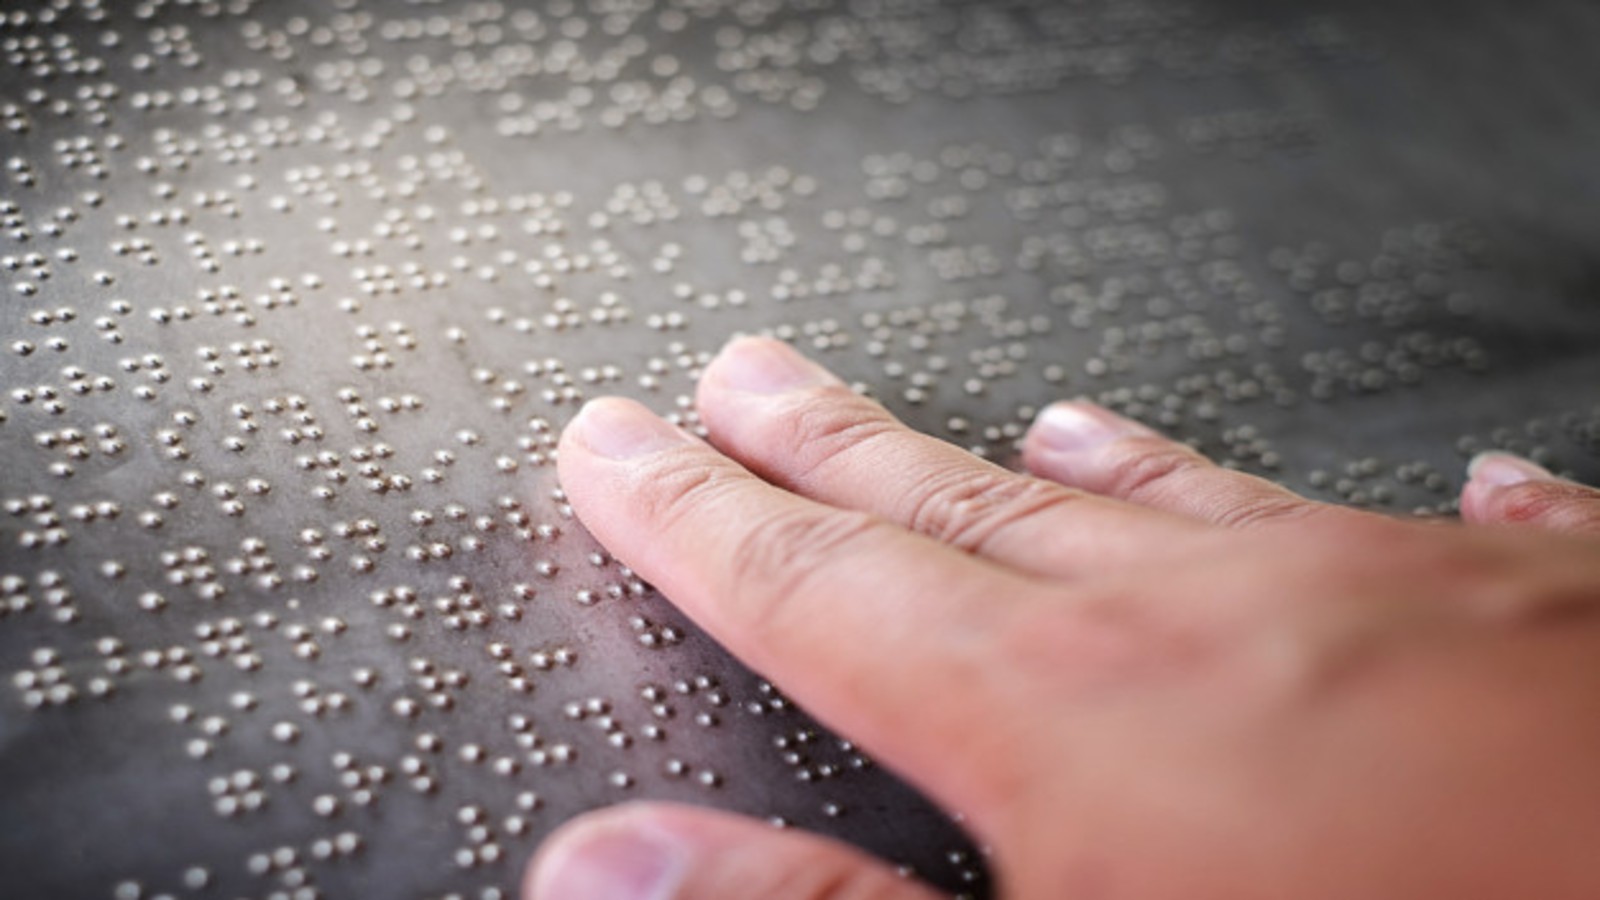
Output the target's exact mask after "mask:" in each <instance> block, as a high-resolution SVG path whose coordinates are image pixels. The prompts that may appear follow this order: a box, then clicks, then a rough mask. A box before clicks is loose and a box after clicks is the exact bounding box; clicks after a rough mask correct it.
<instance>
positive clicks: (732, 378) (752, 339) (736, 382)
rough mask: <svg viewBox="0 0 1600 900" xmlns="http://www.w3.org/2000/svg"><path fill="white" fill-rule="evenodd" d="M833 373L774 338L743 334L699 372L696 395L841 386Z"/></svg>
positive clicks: (707, 395) (723, 348) (753, 392)
mask: <svg viewBox="0 0 1600 900" xmlns="http://www.w3.org/2000/svg"><path fill="white" fill-rule="evenodd" d="M843 383H844V382H842V381H840V380H839V379H838V377H836V376H835V375H834V374H833V373H832V372H829V371H828V370H827V369H825V368H823V367H822V366H820V365H818V364H817V363H815V362H813V361H811V360H810V359H807V358H806V357H805V356H804V355H803V354H801V353H800V352H799V351H798V350H796V349H794V348H793V347H791V346H789V345H788V344H786V343H784V342H783V341H780V340H778V339H776V338H769V337H758V336H748V335H742V336H739V337H735V338H733V339H732V340H730V341H728V343H726V344H724V345H723V347H722V349H721V350H720V351H718V352H717V355H716V356H714V357H712V359H711V362H710V363H707V364H706V368H705V371H704V372H702V373H701V377H700V384H699V386H698V387H697V389H696V395H697V396H698V397H702V398H705V399H710V398H712V397H714V396H717V395H720V394H722V393H725V392H733V393H742V394H755V395H758V396H772V395H776V394H785V393H789V392H791V391H798V390H804V389H806V388H813V387H822V386H825V385H838V384H843Z"/></svg>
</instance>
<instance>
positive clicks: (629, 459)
mask: <svg viewBox="0 0 1600 900" xmlns="http://www.w3.org/2000/svg"><path fill="white" fill-rule="evenodd" d="M696 404H697V408H698V409H699V411H700V415H701V419H702V421H703V422H704V424H705V426H706V428H707V430H708V431H709V434H710V443H709V444H708V443H706V442H703V441H701V440H698V439H696V438H693V437H691V436H689V435H687V434H686V433H684V432H683V431H681V430H679V429H676V428H674V427H672V426H670V425H668V424H667V423H665V422H664V421H662V420H661V419H659V418H657V417H656V416H654V415H653V414H651V413H650V412H648V411H647V410H645V409H644V408H643V407H641V406H639V405H638V404H636V403H633V402H631V401H627V400H620V399H614V398H608V399H600V400H595V401H592V402H591V403H589V404H588V405H587V406H586V407H585V408H584V410H583V411H582V413H581V414H580V415H579V416H578V417H577V418H576V419H575V420H574V421H573V422H572V423H571V425H570V426H569V427H568V428H567V430H566V432H565V433H564V435H563V437H562V440H561V444H560V448H559V472H560V476H561V480H562V483H563V485H564V486H565V489H566V491H567V495H568V497H569V499H570V501H571V503H572V505H573V507H574V509H575V510H576V511H577V514H578V516H579V518H580V519H581V520H582V521H583V522H584V524H585V525H586V526H587V527H588V528H589V529H590V530H591V531H592V532H593V533H594V534H595V536H596V537H597V538H599V540H600V541H601V542H603V543H604V544H605V545H606V546H607V547H608V548H609V549H610V550H611V551H612V552H613V553H614V554H615V555H616V556H617V557H618V558H619V559H621V560H622V561H623V562H625V563H626V564H627V565H628V566H630V567H632V568H633V569H634V570H635V571H636V572H638V573H640V575H641V576H642V577H644V578H646V579H647V580H649V581H650V582H651V583H653V584H655V585H657V586H658V587H659V588H661V590H662V591H663V592H664V593H665V594H666V595H667V596H669V597H671V598H673V600H674V601H675V602H676V603H678V604H679V605H680V606H681V607H682V608H683V610H684V611H685V612H686V613H687V614H688V615H690V616H692V617H693V618H694V619H695V620H696V621H697V622H699V623H700V624H701V625H702V626H703V627H704V628H705V629H706V630H707V631H709V632H710V633H711V634H712V635H714V636H715V637H716V638H717V639H718V640H719V641H721V642H722V643H723V644H724V645H725V646H727V647H728V648H730V649H731V650H732V651H733V652H734V653H735V654H737V655H738V656H739V657H740V658H741V659H743V660H744V661H745V662H747V663H748V664H750V665H751V666H752V667H754V668H755V669H757V670H759V671H761V672H763V673H764V674H766V675H768V676H769V677H771V678H772V679H773V680H774V681H775V682H776V683H778V684H780V685H782V686H783V688H784V690H785V692H786V693H788V694H789V695H790V696H792V697H793V698H795V699H796V700H798V701H799V702H800V703H801V704H802V705H804V706H805V707H806V708H807V709H808V710H810V711H811V712H812V713H813V714H815V715H816V716H818V717H819V718H821V719H822V720H823V721H825V722H827V723H828V724H829V725H830V726H831V727H833V728H836V729H838V730H839V731H840V732H841V733H843V734H845V735H848V736H850V737H851V738H852V739H853V740H855V741H856V742H857V743H858V744H859V745H860V746H861V747H863V748H864V749H866V750H867V751H868V752H869V753H871V754H872V755H873V756H874V757H875V758H876V759H877V760H879V761H880V762H881V763H883V764H884V765H887V766H890V767H892V768H893V769H894V770H895V771H897V772H899V773H900V774H901V775H902V776H904V777H905V778H907V779H909V780H910V781H912V782H913V783H914V784H916V785H917V786H918V787H920V788H921V789H922V790H923V791H925V792H926V793H927V794H928V795H929V796H930V797H932V798H934V800H935V801H937V802H939V803H940V804H942V805H943V806H945V807H946V808H948V809H951V810H955V811H959V812H961V813H962V814H963V815H964V816H965V821H966V822H967V824H968V825H969V826H970V828H971V829H972V831H973V833H974V836H975V837H976V838H977V839H978V840H979V841H980V842H981V843H982V844H983V845H984V846H985V847H987V848H989V849H990V850H991V851H992V854H993V856H992V860H991V862H992V864H993V868H994V871H995V872H996V874H997V878H998V883H999V894H1000V895H1001V896H1003V897H1010V898H1073V900H1123V898H1127V900H1167V898H1172V900H1178V898H1182V900H1213V898H1214V900H1254V898H1284V897H1294V898H1299V900H1319V898H1351V897H1358V898H1364V900H1373V898H1389V897H1395V898H1399V897H1404V898H1441V900H1442V898H1450V900H1471V898H1505V897H1513V896H1517V897H1540V898H1545V900H1564V898H1573V900H1578V898H1585V900H1588V898H1594V897H1600V853H1597V852H1596V848H1597V847H1600V615H1597V612H1600V492H1596V491H1594V490H1591V489H1589V488H1585V487H1582V486H1579V485H1576V484H1572V483H1569V482H1566V481H1562V480H1559V479H1557V478H1555V477H1554V476H1552V475H1550V473H1548V472H1546V471H1544V470H1543V469H1540V468H1539V467H1537V466H1535V465H1533V464H1532V463H1528V462H1526V461H1523V460H1520V459H1517V458H1514V457H1509V456H1504V455H1498V454H1497V455H1490V456H1486V457H1480V458H1479V459H1478V460H1475V461H1474V465H1473V467H1472V469H1471V478H1470V481H1469V483H1468V484H1467V486H1466V488H1465V489H1464V491H1463V494H1462V504H1461V506H1462V517H1463V519H1464V520H1465V524H1462V525H1454V524H1449V525H1445V524H1424V523H1418V522H1404V521H1399V520H1395V519H1390V518H1386V517H1382V516H1378V515H1375V514H1369V513H1363V512H1358V511H1353V510H1349V509H1344V508H1338V507H1332V506H1328V505H1324V504H1320V503H1316V502H1312V501H1309V500H1306V499H1304V498H1301V497H1299V496H1297V495H1295V494H1293V493H1291V492H1289V491H1287V490H1285V489H1283V488H1280V487H1277V486H1275V485H1273V484H1271V483H1269V482H1266V481H1263V480H1261V479H1258V478H1254V477H1252V476H1248V475H1243V474H1240V473H1237V472H1233V471H1229V470H1226V469H1223V468H1220V467H1218V466H1215V465H1213V464H1212V463H1210V462H1208V461H1206V460H1205V459H1204V458H1202V457H1201V456H1199V455H1198V454H1197V453H1195V452H1194V451H1193V450H1190V449H1189V448H1187V447H1184V446H1183V445H1181V444H1178V443H1175V442H1173V441H1170V440H1167V439H1165V438H1163V437H1161V436H1159V435H1157V434H1155V433H1154V432H1152V431H1150V430H1148V429H1146V428H1144V427H1143V426H1141V425H1138V424H1137V423H1133V422H1131V421H1128V420H1125V419H1121V418H1119V417H1117V416H1115V415H1113V414H1112V413H1110V412H1109V411H1106V410H1104V409H1101V408H1099V407H1095V406H1092V405H1090V404H1087V403H1085V402H1081V401H1079V402H1073V403H1062V404H1056V405H1054V406H1052V407H1050V408H1049V409H1047V410H1046V411H1044V412H1043V413H1042V414H1041V416H1040V419H1039V420H1038V421H1036V422H1035V424H1034V425H1033V427H1032V429H1031V430H1030V431H1029V433H1028V435H1027V437H1026V439H1025V441H1024V444H1023V460H1024V462H1025V464H1026V467H1027V469H1028V471H1029V473H1031V474H1017V473H1012V472H1009V471H1006V470H1004V469H1002V468H1000V467H998V466H995V465H992V464H990V463H987V462H984V461H982V460H980V459H977V458H976V457H973V456H971V455H970V454H967V453H965V452H964V451H961V450H959V449H958V448H955V447H953V446H951V445H949V444H946V443H944V442H941V441H938V440H936V439H934V438H931V437H927V436H924V435H921V434H918V433H915V432H913V431H911V430H909V429H907V428H905V427H904V426H902V425H901V424H900V423H899V422H897V421H896V420H895V419H894V418H893V417H892V416H890V415H889V414H888V413H887V412H886V411H884V410H883V409H882V408H881V407H880V406H878V405H877V404H875V403H873V402H871V401H869V400H867V399H864V398H862V397H859V396H857V395H856V394H854V393H852V392H851V391H850V390H849V388H848V387H846V386H845V385H844V384H843V383H841V382H840V381H838V380H837V379H836V378H834V377H833V376H831V375H829V374H828V373H827V372H826V371H825V370H823V369H822V368H820V367H818V366H816V365H815V364H813V363H810V362H809V361H807V360H805V359H804V358H803V357H801V356H800V355H799V354H797V353H795V352H794V351H793V350H791V349H789V348H788V347H787V346H785V345H783V344H781V343H778V342H775V341H771V340H763V339H752V338H746V339H740V340H736V341H735V342H733V343H732V344H730V345H729V346H728V347H727V348H725V349H724V350H723V352H722V353H721V354H720V355H719V356H718V357H717V358H716V359H715V360H714V361H713V362H712V363H711V364H710V365H709V366H708V367H707V369H706V371H705V373H704V376H703V377H702V379H701V382H700V385H699V390H698V394H697V397H696ZM932 896H935V894H933V892H931V891H930V890H929V889H927V888H926V887H923V886H921V885H919V884H917V883H916V882H914V881H912V880H909V879H904V878H900V877H898V876H896V875H895V874H894V872H893V871H892V870H891V869H890V868H889V867H888V866H886V865H885V864H883V863H881V862H879V861H877V860H875V859H873V858H871V857H869V856H867V855H865V854H863V853H861V852H859V851H857V850H854V849H851V848H849V847H846V846H844V845H842V844H839V843H837V842H834V841H831V840H828V839H825V838H822V837H818V836H815V835H809V834H804V833H800V832H797V831H794V830H777V829H773V828H771V827H769V826H767V825H765V824H762V823H759V822H755V821H752V820H746V819H742V818H739V817H737V816H733V815H729V814H726V813H720V812H714V811H709V810H703V809H697V808H691V807H682V806H672V805H664V804H628V805H623V806H619V807H613V808H610V809H606V810H602V811H598V812H595V813H591V814H588V815H585V816H582V817H579V818H577V819H575V820H573V821H572V822H570V823H568V824H566V825H565V826H563V827H562V828H560V829H558V830H557V831H556V832H555V833H554V834H553V835H552V836H551V837H550V838H549V839H548V840H547V841H546V842H545V843H544V844H543V845H542V846H541V847H540V849H539V851H538V853H537V854H536V856H535V858H534V859H533V860H532V861H531V863H530V865H529V869H528V876H527V879H526V884H525V890H524V897H525V898H532V900H567V898H585V900H611V898H618V900H620V898H628V900H635V898H637V900H668V898H690V897H693V898H713V900H714V898H736V897H737V898H749V897H764V898H776V900H802V898H818V900H820V898H926V897H932Z"/></svg>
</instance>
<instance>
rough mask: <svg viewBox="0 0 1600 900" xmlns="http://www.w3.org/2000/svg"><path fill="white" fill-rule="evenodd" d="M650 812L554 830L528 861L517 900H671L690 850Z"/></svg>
mask: <svg viewBox="0 0 1600 900" xmlns="http://www.w3.org/2000/svg"><path fill="white" fill-rule="evenodd" d="M657 818H658V817H657V816H655V815H654V814H653V811H652V810H651V809H650V807H648V806H646V805H643V804H638V805H635V804H627V805H623V806H616V807H611V808H609V809H603V810H599V811H596V812H592V813H589V814H586V815H583V816H579V817H578V818H576V819H573V820H572V821H570V822H568V823H566V824H565V825H563V826H561V827H560V828H558V829H556V830H555V831H554V832H553V833H552V834H551V835H550V836H549V837H547V838H546V839H545V840H544V842H543V843H542V844H541V845H540V846H539V848H538V850H537V852H535V853H534V855H533V856H532V858H530V859H529V860H528V865H527V867H526V869H524V871H523V878H522V898H523V900H564V898H572V897H584V898H595V900H603V898H604V900H609V898H617V900H624V898H627V900H632V898H638V900H649V898H665V897H672V896H674V895H675V894H676V892H677V887H678V886H679V885H680V884H681V883H682V881H683V880H684V878H685V876H686V874H687V870H688V866H689V862H690V858H691V856H692V853H691V852H690V851H691V849H692V848H690V847H688V846H687V845H686V844H685V842H684V840H683V839H682V838H681V837H680V836H678V835H675V834H674V833H673V831H672V830H671V829H668V828H665V827H662V825H661V824H660V823H659V822H657Z"/></svg>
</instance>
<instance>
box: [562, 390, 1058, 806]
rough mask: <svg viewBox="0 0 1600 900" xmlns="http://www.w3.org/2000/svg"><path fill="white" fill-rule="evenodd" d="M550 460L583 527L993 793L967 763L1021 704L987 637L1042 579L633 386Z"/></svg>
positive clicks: (954, 799)
mask: <svg viewBox="0 0 1600 900" xmlns="http://www.w3.org/2000/svg"><path fill="white" fill-rule="evenodd" d="M557 459H558V466H559V471H560V475H561V480H562V484H563V486H564V489H565V490H566V493H567V497H568V499H569V500H570V501H571V503H572V505H573V508H574V509H575V510H576V512H577V513H578V516H579V518H580V519H581V520H582V521H583V523H584V525H585V526H587V527H588V528H589V530H590V531H591V532H593V534H594V535H595V537H597V538H598V539H599V540H600V541H601V543H603V544H605V545H606V547H607V548H609V549H610V551H611V552H612V553H613V554H615V555H616V556H617V558H619V559H620V560H622V561H623V562H624V563H626V564H627V565H628V566H629V567H631V568H632V569H633V570H634V571H636V572H638V573H639V574H640V575H641V576H642V577H644V578H645V579H646V580H648V581H650V582H651V583H652V584H654V585H656V586H657V587H658V588H660V589H661V590H662V592H663V593H665V594H666V595H667V596H668V597H669V598H671V599H672V600H673V602H674V603H676V604H677V605H678V606H679V607H681V608H682V609H683V610H684V611H685V612H686V613H687V614H688V615H689V616H690V617H691V618H693V619H694V620H695V621H696V622H698V623H699V624H700V625H701V626H702V627H704V628H705V629H706V630H707V631H708V632H710V633H711V634H712V635H713V636H714V637H716V638H717V639H718V640H719V641H721V642H722V643H723V644H724V645H725V646H726V647H728V648H729V649H730V650H732V651H733V652H734V654H735V655H737V656H739V657H740V658H741V659H743V660H744V661H745V662H747V663H748V664H750V665H751V666H753V667H754V668H756V669H758V670H761V671H762V672H764V673H766V674H767V675H768V676H769V677H772V678H773V679H774V680H775V681H777V682H778V683H780V684H782V685H783V686H784V688H785V690H786V691H788V692H789V693H790V694H791V695H792V696H793V697H794V698H795V699H796V700H798V701H799V702H800V703H801V704H802V705H804V706H805V707H806V708H807V709H808V710H809V711H811V712H812V713H814V714H815V715H817V716H818V717H819V718H821V719H823V720H824V721H826V722H827V723H828V724H830V725H832V726H834V727H836V728H838V729H839V730H841V731H843V732H845V733H846V734H849V735H850V736H851V737H852V738H854V739H855V740H856V741H857V742H858V743H860V744H861V745H862V746H863V747H865V748H867V749H868V750H869V751H870V752H872V753H873V754H874V755H876V756H878V757H879V758H880V759H882V760H883V761H884V762H885V763H888V764H889V765H891V766H892V767H894V768H896V769H897V770H898V771H900V772H901V773H902V774H904V775H905V776H906V777H908V778H910V779H911V780H913V781H915V782H917V783H918V784H920V785H921V786H922V787H923V788H924V789H926V790H928V791H929V792H930V793H932V794H934V795H935V796H939V799H941V800H943V801H945V802H947V803H949V804H951V805H953V806H956V807H958V808H962V809H976V808H979V807H983V806H987V805H991V804H990V803H989V802H988V801H986V799H985V797H986V795H989V792H990V790H991V789H995V788H996V785H995V784H994V783H993V782H992V780H991V782H990V783H987V784H986V783H984V778H986V777H988V776H982V775H975V774H974V773H978V772H981V771H982V770H984V769H987V768H992V767H984V766H974V765H973V764H972V763H973V761H974V760H976V759H979V758H981V757H982V756H983V755H989V754H992V753H993V752H994V751H995V750H996V749H997V746H996V745H998V744H999V743H1001V742H1002V741H1004V739H1005V738H1004V735H1003V734H1002V733H1001V732H1003V731H1004V728H1002V727H992V726H993V725H994V724H995V723H996V720H997V719H998V720H1004V719H1007V718H1015V717H1007V716H1005V715H1004V714H1003V713H1001V714H999V715H997V711H996V710H995V709H994V702H995V698H996V697H1002V696H1004V692H1003V691H1000V690H998V689H996V685H995V684H994V682H995V681H997V680H998V679H1000V678H1002V677H1004V673H1003V672H1001V671H997V669H1000V668H1003V667H1000V666H997V665H996V663H998V662H1002V661H1001V660H997V659H995V654H994V651H993V646H994V645H993V642H992V641H989V640H987V639H986V638H987V637H988V636H990V635H993V634H994V633H995V632H996V630H997V629H1003V628H1004V625H1005V622H1006V620H1007V618H1008V617H1009V616H1011V615H1013V614H1014V613H1015V612H1017V611H1018V610H1019V608H1021V607H1024V606H1027V605H1030V604H1031V603H1032V602H1033V601H1035V600H1037V599H1039V598H1041V597H1042V596H1043V595H1044V593H1045V588H1044V587H1043V586H1042V585H1041V584H1039V583H1038V582H1035V581H1033V580H1031V579H1029V578H1027V577H1026V576H1024V575H1021V574H1020V573H1016V572H1012V571H1010V570H1006V569H1003V568H1001V567H999V566H997V565H994V564H992V563H990V562H987V561H985V560H982V559H978V558H975V557H971V556H968V555H966V554H963V553H961V552H959V551H957V550H954V549H952V548H950V547H947V546H945V545H942V544H940V543H938V542H937V541H934V540H932V539H930V538H927V537H924V536H922V535H918V534H914V533H912V532H910V531H907V530H906V529H904V528H901V527H899V526H897V525H893V524H891V523H889V522H887V521H884V520H883V519H880V518H877V517H875V516H872V515H870V514H867V513H862V512H858V511H847V510H841V509H835V508H833V507H830V506H826V505H824V504H820V503H817V502H815V501H812V500H808V499H805V498H803V497H799V496H796V495H794V494H791V493H789V492H787V491H784V490H782V489H779V488H777V487H774V486H772V485H770V484H767V483H766V482H764V481H762V480H761V479H759V478H756V477H755V476H754V475H752V474H750V473H749V472H748V471H746V470H745V469H743V468H741V467H740V466H738V465H737V464H735V463H734V462H732V461H731V460H729V459H727V458H726V457H724V456H722V455H721V454H719V453H717V452H716V451H715V450H713V449H711V448H710V447H708V446H707V445H706V444H704V443H703V442H701V441H699V440H697V439H695V438H694V437H692V436H690V435H688V434H686V433H684V432H683V431H681V430H679V429H677V428H675V427H673V426H671V425H669V424H668V423H666V422H665V421H663V420H661V419H660V418H658V417H657V416H655V415H654V414H652V413H650V412H649V411H648V410H646V409H645V408H644V407H642V406H640V405H639V404H637V403H634V402H633V401H630V400H622V399H617V398H604V399H600V400H595V401H592V402H590V403H589V404H587V405H586V406H585V407H584V409H583V411H582V412H581V413H579V415H578V416H577V417H576V418H575V419H573V421H572V422H571V423H570V424H569V425H568V426H567V429H566V431H565V432H564V433H563V435H562V438H561V444H560V447H559V452H558V456H557ZM975 722H983V723H985V725H986V727H981V728H977V727H974V723H975ZM995 777H996V778H998V777H1000V776H995ZM941 792H943V795H942V796H941ZM989 799H991V800H992V796H990V798H989Z"/></svg>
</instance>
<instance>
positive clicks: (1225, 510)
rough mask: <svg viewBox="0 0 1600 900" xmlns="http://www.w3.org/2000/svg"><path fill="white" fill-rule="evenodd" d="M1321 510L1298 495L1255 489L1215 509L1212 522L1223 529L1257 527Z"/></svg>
mask: <svg viewBox="0 0 1600 900" xmlns="http://www.w3.org/2000/svg"><path fill="white" fill-rule="evenodd" d="M1321 511H1322V507H1319V506H1317V505H1316V504H1314V503H1311V502H1310V501H1307V500H1302V499H1301V498H1299V497H1293V496H1286V495H1285V496H1279V495H1275V494H1266V493H1264V492H1255V493H1252V494H1251V495H1250V496H1249V497H1246V498H1244V499H1242V500H1239V501H1236V502H1232V503H1228V504H1226V505H1224V506H1223V507H1222V508H1221V509H1219V510H1217V513H1216V515H1215V516H1214V517H1213V521H1215V522H1216V523H1217V524H1218V525H1222V526H1224V527H1226V528H1238V529H1248V528H1259V527H1262V526H1266V525H1282V524H1285V523H1288V522H1296V521H1300V520H1303V519H1307V518H1311V517H1312V516H1315V515H1317V514H1318V513H1320V512H1321Z"/></svg>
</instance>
